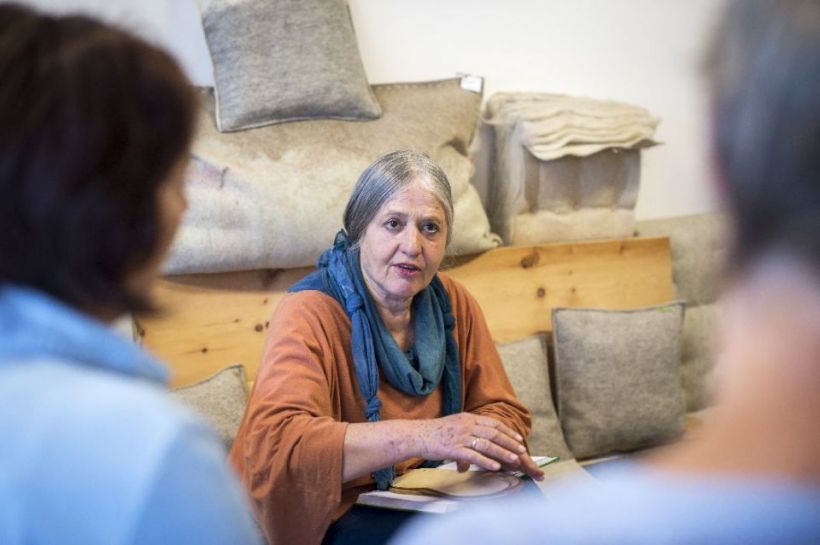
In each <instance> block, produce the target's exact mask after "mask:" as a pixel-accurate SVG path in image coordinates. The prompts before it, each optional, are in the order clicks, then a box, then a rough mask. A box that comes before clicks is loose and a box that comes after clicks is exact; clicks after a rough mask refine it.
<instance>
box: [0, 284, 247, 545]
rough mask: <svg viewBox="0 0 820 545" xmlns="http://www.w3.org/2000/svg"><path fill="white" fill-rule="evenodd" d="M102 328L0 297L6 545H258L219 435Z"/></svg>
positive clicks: (34, 295)
mask: <svg viewBox="0 0 820 545" xmlns="http://www.w3.org/2000/svg"><path fill="white" fill-rule="evenodd" d="M165 381H166V371H165V369H164V368H163V367H162V366H161V365H160V364H159V363H157V362H156V361H155V360H154V359H152V358H151V357H150V356H148V355H147V354H146V353H145V352H143V351H142V350H140V349H139V348H138V347H137V346H136V345H134V344H133V343H131V342H129V341H127V340H125V339H122V338H120V337H119V336H118V335H116V334H115V333H113V332H112V331H110V330H109V329H108V328H107V327H105V325H104V324H102V323H101V322H98V321H96V320H93V319H91V318H89V317H87V316H85V315H82V314H80V313H78V312H76V311H74V310H72V309H70V308H68V307H67V306H64V305H62V304H60V303H58V302H57V301H55V300H54V299H51V298H49V297H46V296H45V295H43V294H41V293H38V292H35V291H31V290H27V289H21V288H16V287H8V286H5V287H0V543H1V544H3V545H18V544H19V545H22V544H26V545H39V544H74V543H76V544H78V545H79V544H82V545H97V544H99V545H103V544H105V545H120V544H132V543H133V544H138V543H139V544H177V543H180V544H181V543H185V544H189V543H190V544H197V545H203V544H214V545H216V544H220V545H225V544H245V543H258V542H259V538H258V535H257V533H256V529H255V525H254V523H253V521H252V519H251V517H250V515H249V511H248V508H247V505H246V500H245V497H244V495H243V493H242V491H241V490H240V488H239V486H238V484H237V482H236V480H235V478H234V476H233V474H232V473H231V471H230V470H229V468H228V467H227V465H226V462H225V453H224V451H223V448H222V446H221V444H220V442H219V440H218V438H217V437H216V435H215V434H214V433H213V432H212V431H211V430H210V429H209V428H207V427H206V426H205V425H204V424H203V423H202V422H201V421H200V420H199V419H198V418H197V417H196V416H194V415H193V414H192V413H190V412H189V411H188V410H187V409H185V408H183V407H181V406H179V405H177V404H176V403H175V402H173V401H172V400H171V399H169V396H168V394H167V393H166V391H165Z"/></svg>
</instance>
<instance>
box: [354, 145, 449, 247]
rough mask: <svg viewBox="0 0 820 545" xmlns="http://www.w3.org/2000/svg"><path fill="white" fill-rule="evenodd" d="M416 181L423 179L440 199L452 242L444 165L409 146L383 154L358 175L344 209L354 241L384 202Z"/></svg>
mask: <svg viewBox="0 0 820 545" xmlns="http://www.w3.org/2000/svg"><path fill="white" fill-rule="evenodd" d="M415 181H420V182H421V183H422V185H423V186H424V187H425V189H427V190H429V191H430V193H432V194H433V196H435V197H436V199H438V201H439V202H440V203H441V207H442V208H443V209H444V220H445V223H446V224H447V244H449V243H450V238H451V236H452V232H453V229H452V227H453V195H452V192H451V191H450V182H449V181H448V180H447V175H446V174H444V171H443V170H442V169H441V167H440V166H438V165H437V164H436V163H435V161H433V160H432V159H431V158H430V157H429V156H428V155H427V154H425V153H420V152H417V151H410V150H399V151H393V152H390V153H388V154H386V155H382V156H381V157H379V158H378V159H376V160H375V161H374V162H373V163H372V164H371V165H370V166H369V167H367V168H366V169H365V170H364V172H362V175H361V176H359V180H358V181H357V182H356V187H354V188H353V194H351V195H350V200H349V201H347V207H346V208H345V213H344V227H345V230H346V231H347V235H348V237H349V239H350V242H351V244H357V243H358V242H359V240H360V239H361V237H362V235H364V232H365V230H366V229H367V226H368V225H370V222H371V221H373V218H374V217H375V216H376V213H377V212H378V211H379V209H380V208H381V207H382V205H383V204H384V203H386V202H387V201H388V200H390V199H391V198H392V197H393V195H395V194H396V193H398V192H399V191H401V190H402V189H404V188H405V187H407V186H408V185H410V184H412V183H413V182H415Z"/></svg>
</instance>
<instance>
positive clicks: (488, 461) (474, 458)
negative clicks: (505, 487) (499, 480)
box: [455, 448, 501, 471]
mask: <svg viewBox="0 0 820 545" xmlns="http://www.w3.org/2000/svg"><path fill="white" fill-rule="evenodd" d="M455 458H456V460H458V461H463V462H465V463H467V464H475V465H477V466H478V467H480V468H481V469H486V470H487V471H498V470H500V469H501V464H500V463H499V462H498V461H496V460H493V459H492V458H488V457H487V456H484V455H483V454H482V453H480V452H478V451H477V450H474V449H471V448H462V449H459V450H458V452H457V454H456V456H455Z"/></svg>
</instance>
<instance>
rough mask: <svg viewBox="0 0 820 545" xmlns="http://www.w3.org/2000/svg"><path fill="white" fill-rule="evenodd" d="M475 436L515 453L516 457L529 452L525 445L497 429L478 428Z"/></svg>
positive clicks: (474, 432) (474, 431)
mask: <svg viewBox="0 0 820 545" xmlns="http://www.w3.org/2000/svg"><path fill="white" fill-rule="evenodd" d="M473 435H474V436H476V437H483V438H484V439H487V440H488V441H490V442H491V443H495V444H497V445H498V446H500V447H502V448H504V449H505V450H508V451H510V452H512V453H514V454H515V455H516V456H519V455H521V454H524V453H525V452H527V448H526V447H525V446H524V445H523V444H521V443H520V442H518V441H516V440H515V439H514V438H512V437H510V436H509V435H507V434H505V433H503V432H501V430H498V429H495V428H488V427H477V428H476V429H475V430H473Z"/></svg>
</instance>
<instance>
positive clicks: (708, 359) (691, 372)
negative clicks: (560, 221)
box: [637, 213, 728, 411]
mask: <svg viewBox="0 0 820 545" xmlns="http://www.w3.org/2000/svg"><path fill="white" fill-rule="evenodd" d="M726 227H727V226H726V218H725V217H724V216H723V215H722V214H717V213H706V214H694V215H690V216H679V217H674V218H664V219H654V220H645V221H641V222H639V223H638V226H637V234H638V235H639V236H668V237H669V239H670V242H671V245H672V276H673V279H674V281H675V288H676V289H677V293H678V297H679V298H681V299H683V300H684V301H686V319H685V320H684V322H683V346H682V349H681V350H682V352H681V374H682V379H683V389H684V392H685V394H686V410H687V411H698V410H700V409H703V408H705V407H708V406H709V405H711V404H712V398H713V393H714V373H713V370H714V362H715V355H714V347H713V345H714V337H715V330H716V329H715V328H716V326H717V318H718V312H719V310H718V308H719V305H718V302H717V300H718V292H719V289H720V273H721V271H722V269H723V266H724V262H725V259H726V250H727V242H728V241H727V229H726Z"/></svg>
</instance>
